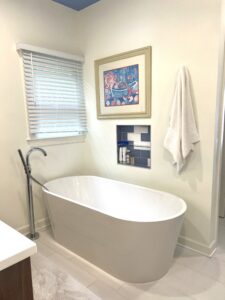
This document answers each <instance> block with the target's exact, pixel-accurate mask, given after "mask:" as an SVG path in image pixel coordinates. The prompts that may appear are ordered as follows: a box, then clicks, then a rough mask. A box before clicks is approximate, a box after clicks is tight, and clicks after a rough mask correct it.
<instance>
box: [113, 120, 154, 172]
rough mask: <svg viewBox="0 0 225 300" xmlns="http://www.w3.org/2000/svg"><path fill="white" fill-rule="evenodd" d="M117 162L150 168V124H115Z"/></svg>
mask: <svg viewBox="0 0 225 300" xmlns="http://www.w3.org/2000/svg"><path fill="white" fill-rule="evenodd" d="M117 162H118V164H121V165H129V166H134V167H141V168H149V169H150V168H151V126H149V125H117Z"/></svg>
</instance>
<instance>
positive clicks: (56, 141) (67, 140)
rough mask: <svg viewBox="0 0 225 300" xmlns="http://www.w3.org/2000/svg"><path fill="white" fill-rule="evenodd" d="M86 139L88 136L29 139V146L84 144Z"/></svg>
mask: <svg viewBox="0 0 225 300" xmlns="http://www.w3.org/2000/svg"><path fill="white" fill-rule="evenodd" d="M85 138H86V134H82V135H74V136H64V137H51V138H50V137H46V138H27V143H28V145H34V146H53V145H62V144H72V143H84V142H85Z"/></svg>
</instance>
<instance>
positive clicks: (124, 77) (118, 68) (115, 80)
mask: <svg viewBox="0 0 225 300" xmlns="http://www.w3.org/2000/svg"><path fill="white" fill-rule="evenodd" d="M95 81H96V101H97V117H98V119H118V118H124V119H125V118H147V117H150V108H151V47H145V48H141V49H136V50H133V51H129V52H125V53H121V54H117V55H113V56H110V57H106V58H103V59H99V60H96V61H95Z"/></svg>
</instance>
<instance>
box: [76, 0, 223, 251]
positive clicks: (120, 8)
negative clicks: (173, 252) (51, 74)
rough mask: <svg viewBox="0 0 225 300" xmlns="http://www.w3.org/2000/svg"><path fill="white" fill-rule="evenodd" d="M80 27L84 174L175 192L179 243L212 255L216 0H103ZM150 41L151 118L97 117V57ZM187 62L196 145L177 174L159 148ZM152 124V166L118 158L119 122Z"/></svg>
mask: <svg viewBox="0 0 225 300" xmlns="http://www.w3.org/2000/svg"><path fill="white" fill-rule="evenodd" d="M81 18H82V21H83V26H84V28H85V44H84V48H85V60H86V65H85V68H86V71H85V90H86V100H87V108H88V120H89V136H88V139H87V147H86V157H85V162H86V168H85V172H86V173H91V174H98V175H102V176H106V177H109V178H114V179H119V180H123V181H126V182H131V183H137V184H140V185H143V186H149V187H153V188H156V189H160V190H164V191H168V192H171V193H174V194H176V195H178V196H180V197H182V198H183V199H185V201H186V202H187V205H188V211H187V214H186V219H185V224H184V226H183V229H182V233H181V235H182V236H183V238H182V237H181V239H180V241H181V242H182V243H184V244H187V245H189V246H191V247H195V248H198V249H199V250H200V251H204V252H206V253H209V252H210V251H211V249H210V247H211V246H212V245H211V244H212V242H213V240H214V237H211V235H210V227H211V223H212V221H213V220H212V217H211V208H212V197H211V196H212V195H211V192H212V171H213V145H214V124H215V108H216V89H217V67H218V66H217V61H218V49H219V29H220V26H219V25H220V1H219V0H199V1H196V0H183V1H180V0H153V1H149V0H141V1H136V0H124V1H119V0H115V1H113V5H112V1H109V0H104V1H101V2H98V4H96V5H95V6H93V7H90V8H89V9H87V10H84V11H83V12H82V13H81ZM148 45H151V46H152V55H153V56H152V117H151V118H149V119H136V120H97V119H96V99H95V81H94V60H95V59H99V58H103V57H107V56H110V55H113V54H117V53H121V52H124V51H128V50H132V49H136V48H140V47H144V46H148ZM183 64H185V65H187V67H188V68H189V70H190V74H191V77H192V83H193V89H194V95H195V108H196V118H197V123H198V128H199V134H200V139H201V142H200V143H198V144H197V145H196V146H195V151H194V153H193V154H192V155H191V157H190V159H189V162H188V166H187V167H186V168H185V170H184V172H182V174H181V175H177V174H176V171H175V168H174V167H172V165H171V157H170V155H169V153H167V151H166V150H164V149H163V139H164V136H165V132H166V128H167V126H168V121H169V112H170V107H171V100H172V94H173V89H174V83H175V76H176V72H177V70H178V68H179V67H180V66H182V65H183ZM117 124H150V125H151V126H152V169H151V170H145V169H140V168H130V167H125V166H120V165H117V163H116V125H117Z"/></svg>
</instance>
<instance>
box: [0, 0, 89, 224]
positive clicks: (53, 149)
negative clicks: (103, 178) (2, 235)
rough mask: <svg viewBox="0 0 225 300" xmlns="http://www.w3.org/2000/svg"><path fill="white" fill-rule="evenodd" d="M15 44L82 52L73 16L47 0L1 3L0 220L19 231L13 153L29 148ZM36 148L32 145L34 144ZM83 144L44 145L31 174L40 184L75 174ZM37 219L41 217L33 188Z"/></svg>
mask: <svg viewBox="0 0 225 300" xmlns="http://www.w3.org/2000/svg"><path fill="white" fill-rule="evenodd" d="M17 42H23V43H29V44H33V45H36V46H40V47H45V48H50V49H55V50H60V51H66V52H69V53H76V54H79V53H81V51H80V48H79V45H80V33H79V26H78V24H77V14H76V13H75V12H73V11H72V10H69V9H67V8H63V6H61V5H57V4H55V3H53V2H52V1H50V0H38V1H37V0H10V1H8V0H0V107H1V109H0V151H1V155H0V168H1V174H2V175H1V178H0V194H1V195H0V219H1V220H3V221H5V222H7V223H8V224H10V225H12V226H13V227H15V228H19V227H21V226H24V225H26V224H27V223H28V220H27V203H26V189H25V177H24V172H23V169H22V166H21V162H20V160H19V157H18V154H17V149H18V148H21V149H22V150H23V151H26V150H27V149H28V145H27V142H26V138H27V129H26V116H25V107H24V94H23V81H22V68H21V67H22V66H21V64H20V58H19V56H18V54H17V53H16V50H15V44H16V43H17ZM35 145H37V144H35ZM83 147H84V144H83V143H80V144H79V143H78V144H65V145H58V146H48V147H44V148H45V149H46V150H47V152H48V157H47V158H44V157H42V156H41V154H33V157H31V164H32V167H33V171H34V175H35V176H36V177H37V178H39V179H40V180H41V181H43V182H45V181H47V180H48V179H51V178H55V177H59V176H64V175H68V174H74V173H77V174H79V173H80V170H81V166H82V153H83ZM35 211H36V219H37V220H40V219H42V218H45V216H46V213H45V209H44V206H43V204H42V199H41V193H40V190H39V189H36V188H35Z"/></svg>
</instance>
